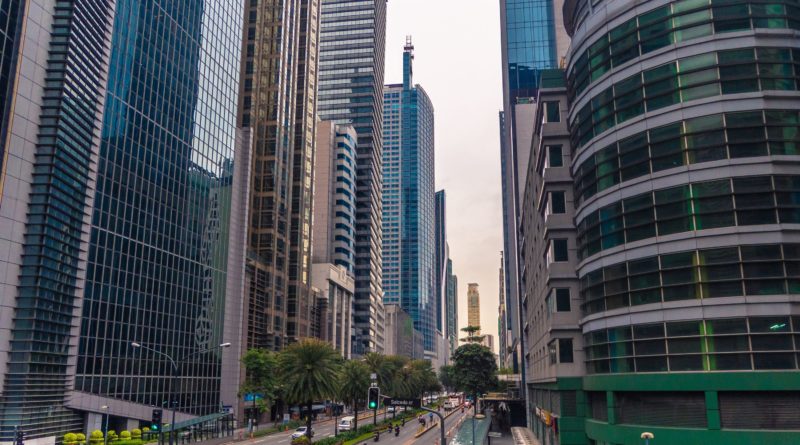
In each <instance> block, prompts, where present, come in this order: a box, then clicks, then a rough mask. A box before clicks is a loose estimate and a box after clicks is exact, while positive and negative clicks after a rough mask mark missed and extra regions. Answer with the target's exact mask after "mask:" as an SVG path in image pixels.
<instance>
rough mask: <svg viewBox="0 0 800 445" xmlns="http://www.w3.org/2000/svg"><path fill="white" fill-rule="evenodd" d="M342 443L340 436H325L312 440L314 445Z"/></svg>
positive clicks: (337, 444) (336, 444)
mask: <svg viewBox="0 0 800 445" xmlns="http://www.w3.org/2000/svg"><path fill="white" fill-rule="evenodd" d="M341 443H343V440H342V439H341V437H326V438H324V439H321V440H318V441H316V442H314V445H339V444H341Z"/></svg>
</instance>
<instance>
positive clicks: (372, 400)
mask: <svg viewBox="0 0 800 445" xmlns="http://www.w3.org/2000/svg"><path fill="white" fill-rule="evenodd" d="M380 398H381V389H380V388H378V387H377V386H373V387H370V388H369V394H368V397H367V407H368V408H369V409H378V401H379V400H380Z"/></svg>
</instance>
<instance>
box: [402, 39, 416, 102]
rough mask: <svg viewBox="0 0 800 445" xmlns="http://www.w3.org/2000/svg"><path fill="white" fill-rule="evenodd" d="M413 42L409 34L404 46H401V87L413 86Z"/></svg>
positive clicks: (409, 87)
mask: <svg viewBox="0 0 800 445" xmlns="http://www.w3.org/2000/svg"><path fill="white" fill-rule="evenodd" d="M413 64H414V44H413V43H411V36H406V46H404V47H403V89H404V90H410V89H411V88H413V87H414V68H413Z"/></svg>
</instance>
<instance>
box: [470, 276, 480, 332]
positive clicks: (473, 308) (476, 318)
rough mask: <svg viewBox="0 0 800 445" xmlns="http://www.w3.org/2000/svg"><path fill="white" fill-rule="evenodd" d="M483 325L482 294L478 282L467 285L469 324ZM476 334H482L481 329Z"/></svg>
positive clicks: (473, 325)
mask: <svg viewBox="0 0 800 445" xmlns="http://www.w3.org/2000/svg"><path fill="white" fill-rule="evenodd" d="M480 325H481V296H480V292H478V283H469V284H468V285H467V326H472V327H480ZM476 335H480V331H478V332H477V334H476Z"/></svg>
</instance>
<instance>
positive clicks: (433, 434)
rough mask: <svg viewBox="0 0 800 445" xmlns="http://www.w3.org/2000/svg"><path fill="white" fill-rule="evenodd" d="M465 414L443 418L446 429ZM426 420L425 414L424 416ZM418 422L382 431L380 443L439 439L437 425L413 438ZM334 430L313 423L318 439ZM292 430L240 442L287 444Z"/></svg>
mask: <svg viewBox="0 0 800 445" xmlns="http://www.w3.org/2000/svg"><path fill="white" fill-rule="evenodd" d="M464 415H465V414H461V413H457V414H453V415H452V416H451V417H449V418H447V419H446V420H445V426H446V427H447V429H450V426H451V425H454V424H455V422H457V421H458V419H459V418H460V417H462V416H464ZM391 417H392V416H391V414H388V415H387V418H391ZM381 420H383V414H378V421H381ZM426 420H427V416H426ZM370 422H372V419H371V418H370V419H360V420H359V421H358V423H359V425H366V424H368V423H370ZM419 426H420V425H419V422H417V421H416V420H412V421H406V426H404V427H401V428H400V435H399V436H398V437H395V436H394V432H392V433H383V434H381V438H380V441H379V442H378V443H380V444H390V445H410V444H413V443H419V444H433V443H435V442H436V440H438V439H439V434H440V433H439V427H438V426H437V427H436V428H434V429H432V430H430V431H428V432H427V433H425V434H423V435H422V436H420V437H419V438H418V439H415V438H414V434H415V433H416V432H417V431H419ZM333 431H334V422H333V421H329V422H324V423H322V424H320V425H314V439H315V440H319V439H323V438H325V437H330V436H333ZM292 432H293V431H285V432H280V433H274V434H270V435H269V436H264V437H259V438H256V439H253V440H248V441H246V442H241V443H242V444H246V445H288V444H290V443H291V442H292V438H291V436H292ZM368 443H370V444H372V443H374V442H373V441H372V440H371V439H370V441H369V442H368Z"/></svg>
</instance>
